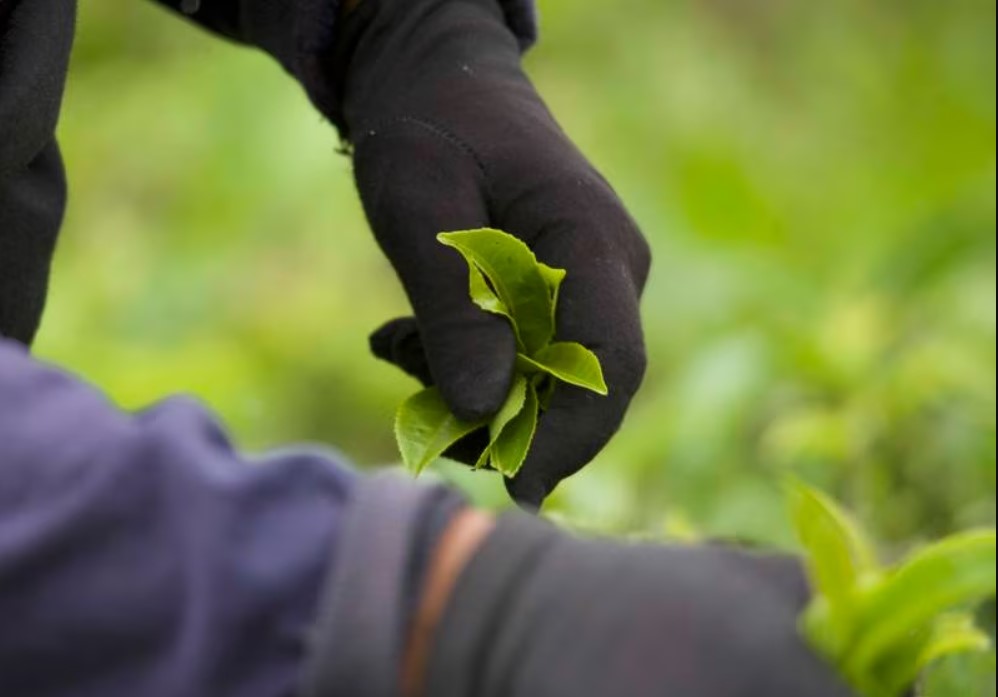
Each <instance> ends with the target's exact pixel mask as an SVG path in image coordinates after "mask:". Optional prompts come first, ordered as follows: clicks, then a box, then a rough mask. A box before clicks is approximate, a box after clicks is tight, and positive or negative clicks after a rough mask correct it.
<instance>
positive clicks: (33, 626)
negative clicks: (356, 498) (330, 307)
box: [0, 340, 360, 697]
mask: <svg viewBox="0 0 998 697" xmlns="http://www.w3.org/2000/svg"><path fill="white" fill-rule="evenodd" d="M359 480H360V477H359V476H358V475H357V474H355V473H354V472H353V471H352V470H350V469H348V468H347V467H345V466H344V465H342V464H340V463H339V462H338V459H337V458H336V457H335V456H332V455H330V453H328V452H321V451H304V450H301V451H286V452H281V453H274V454H271V455H268V456H265V457H260V458H252V459H250V458H246V457H242V456H240V455H239V454H237V453H236V452H235V451H234V450H233V449H232V448H231V446H230V444H229V443H228V441H227V439H226V437H225V434H224V433H223V432H222V430H221V429H220V428H219V427H218V425H217V424H216V423H215V421H214V420H213V419H212V418H211V417H210V416H209V415H208V414H207V413H206V412H205V410H204V409H203V408H201V407H200V406H199V405H198V404H197V403H195V402H193V401H192V400H189V399H184V398H174V399H170V400H167V401H166V402H163V403H161V404H159V405H158V406H156V407H154V408H152V409H149V410H146V411H143V412H140V413H138V414H134V415H131V414H126V413H123V412H121V411H119V410H118V409H116V408H115V407H114V406H113V405H111V404H110V403H108V402H107V401H106V400H105V399H104V398H103V397H102V396H101V395H99V394H98V393H97V392H96V391H94V390H92V389H91V388H89V387H87V386H85V385H83V384H82V383H80V382H79V381H77V380H75V379H73V378H72V377H70V376H68V375H66V374H64V373H62V372H61V371H59V370H56V369H54V368H51V367H47V366H44V365H42V364H40V363H38V362H36V361H34V360H32V359H31V358H30V357H29V356H28V355H27V353H26V351H25V350H24V348H23V347H21V346H20V345H18V344H14V343H13V342H10V341H5V340H0V618H2V622H0V694H2V695H25V696H26V695H31V697H134V696H135V695H141V696H142V697H177V695H184V697H219V696H221V695H239V697H286V696H288V695H291V694H293V693H294V692H295V690H296V689H297V688H298V685H299V683H300V680H301V671H302V666H303V664H304V661H305V656H306V653H307V652H308V650H309V645H310V641H311V638H312V633H313V625H314V622H315V618H316V615H317V609H318V604H319V596H320V592H321V589H322V586H323V584H324V581H325V579H326V577H327V575H328V573H329V569H331V568H335V565H336V564H337V562H338V560H339V555H338V549H339V545H338V539H339V538H338V534H339V530H340V527H341V525H342V522H343V520H344V517H345V515H346V513H345V511H346V510H347V509H348V508H349V506H350V505H351V501H352V498H353V497H352V492H353V491H354V490H355V488H356V486H357V482H358V481H359Z"/></svg>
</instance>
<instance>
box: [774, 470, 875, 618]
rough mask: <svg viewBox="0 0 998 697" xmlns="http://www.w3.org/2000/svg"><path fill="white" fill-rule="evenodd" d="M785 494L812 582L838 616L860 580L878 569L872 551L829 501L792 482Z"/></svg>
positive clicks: (814, 491) (846, 517) (868, 544)
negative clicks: (788, 495)
mask: <svg viewBox="0 0 998 697" xmlns="http://www.w3.org/2000/svg"><path fill="white" fill-rule="evenodd" d="M788 491H789V494H790V508H791V519H792V520H793V524H794V529H795V530H796V532H797V536H798V538H799V539H800V542H801V544H802V545H803V546H804V549H805V550H806V552H807V555H806V562H807V566H808V573H809V575H810V577H811V580H812V582H813V583H814V586H815V588H816V590H817V591H818V592H819V593H821V594H823V595H825V596H827V598H828V601H829V603H830V604H831V605H832V608H831V612H832V613H835V612H841V611H842V610H843V609H844V608H843V607H842V606H843V605H845V604H847V603H848V602H849V599H850V596H851V595H852V593H853V589H854V588H855V587H856V586H857V585H858V584H859V581H860V578H861V577H862V576H863V575H864V574H869V573H874V572H875V571H876V569H877V562H876V557H875V555H874V552H873V547H872V545H871V544H870V543H869V542H868V541H867V540H866V538H865V537H864V536H863V533H862V531H861V530H860V529H859V526H858V525H856V524H855V523H854V522H853V521H852V519H851V518H850V517H849V515H848V514H847V513H846V512H845V511H844V510H843V509H842V508H840V507H839V506H838V504H836V503H835V502H834V501H832V500H831V499H830V498H829V497H827V496H825V495H824V494H822V493H821V492H819V491H817V490H816V489H813V488H811V487H809V486H807V485H806V484H804V483H802V482H799V481H795V480H791V481H790V482H789V483H788Z"/></svg>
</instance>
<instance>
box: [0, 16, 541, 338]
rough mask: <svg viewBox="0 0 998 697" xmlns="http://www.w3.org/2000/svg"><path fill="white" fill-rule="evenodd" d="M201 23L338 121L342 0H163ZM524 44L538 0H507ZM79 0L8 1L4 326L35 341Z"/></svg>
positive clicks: (0, 58)
mask: <svg viewBox="0 0 998 697" xmlns="http://www.w3.org/2000/svg"><path fill="white" fill-rule="evenodd" d="M159 2H160V4H162V5H164V6H166V7H168V8H170V9H171V10H176V11H181V10H182V9H184V10H188V11H189V14H188V16H189V17H190V19H192V20H193V21H194V22H197V23H198V24H200V25H201V26H203V27H205V28H207V29H209V30H211V31H213V32H215V33H218V34H221V35H223V36H225V37H227V38H230V39H233V40H235V41H238V42H241V43H245V44H249V45H252V46H256V47H258V48H261V49H263V50H264V51H267V52H268V53H269V54H271V55H272V56H274V58H275V59H277V60H278V61H279V62H280V63H281V65H283V66H284V68H285V69H286V70H287V71H288V72H289V73H290V74H291V75H292V76H294V77H295V78H296V79H297V80H298V81H299V82H300V83H301V84H302V86H303V87H304V88H305V90H306V91H307V92H308V94H309V96H310V98H311V99H312V101H313V102H314V103H315V104H316V105H317V107H318V108H319V109H320V111H322V112H323V113H324V114H325V115H326V116H327V117H328V118H330V119H331V120H333V121H334V122H335V123H337V124H338V125H339V119H338V118H337V113H338V107H337V97H336V92H337V88H336V86H335V85H334V80H333V79H332V76H330V75H328V74H327V66H328V65H329V64H330V61H329V60H328V58H329V54H330V52H331V51H332V48H333V45H334V38H335V36H334V35H335V24H336V18H337V14H338V9H339V0H198V1H196V2H192V0H159ZM501 4H502V5H503V8H504V11H505V15H506V19H507V21H508V23H509V25H510V27H511V28H512V29H513V31H514V32H515V33H516V34H517V36H518V37H519V39H520V42H521V45H522V46H524V47H526V46H527V45H529V44H530V43H531V42H532V41H533V40H534V38H535V35H536V24H535V21H534V19H535V17H534V11H533V4H532V0H501ZM75 17H76V0H0V335H3V336H7V337H11V338H14V339H17V340H18V341H21V342H22V343H30V342H31V340H32V339H33V338H34V335H35V332H36V331H37V330H38V324H39V321H40V318H41V314H42V310H43V308H44V304H45V294H46V288H47V286H48V276H49V266H50V263H51V258H52V253H53V251H54V249H55V243H56V239H57V236H58V231H59V226H60V225H61V223H62V217H63V211H64V209H65V203H66V181H65V175H64V173H63V166H62V161H61V158H60V156H59V148H58V145H57V143H56V140H55V126H56V122H57V121H58V118H59V108H60V105H61V102H62V94H63V86H64V84H65V80H66V70H67V66H68V63H69V53H70V48H71V46H72V43H73V34H74V29H75Z"/></svg>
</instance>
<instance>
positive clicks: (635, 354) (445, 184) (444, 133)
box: [333, 0, 649, 506]
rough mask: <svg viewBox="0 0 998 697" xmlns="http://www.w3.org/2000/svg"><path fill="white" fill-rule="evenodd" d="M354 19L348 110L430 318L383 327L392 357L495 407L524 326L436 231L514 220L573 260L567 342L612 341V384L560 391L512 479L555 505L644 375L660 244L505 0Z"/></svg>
mask: <svg viewBox="0 0 998 697" xmlns="http://www.w3.org/2000/svg"><path fill="white" fill-rule="evenodd" d="M338 31H339V35H338V38H337V49H336V51H337V54H336V56H335V59H334V63H335V66H334V68H333V73H334V74H336V75H339V79H338V80H337V82H338V83H339V84H340V85H341V88H340V89H341V94H340V95H338V96H339V99H338V100H337V101H338V102H339V103H340V104H341V105H342V115H341V117H342V118H340V119H336V116H335V115H334V119H336V120H338V121H339V122H340V126H341V130H343V131H344V132H345V133H344V135H346V136H347V138H348V139H349V141H350V142H351V144H352V147H353V151H354V164H355V170H356V179H357V186H358V188H359V190H360V195H361V198H362V200H363V204H364V209H365V211H366V213H367V216H368V219H369V220H370V223H371V226H372V227H373V229H374V232H375V235H376V237H377V240H378V242H379V244H380V245H381V247H382V249H383V250H384V252H385V254H386V255H387V256H388V258H389V259H390V260H391V262H392V264H393V266H394V267H395V270H396V271H397V273H398V275H399V277H400V279H401V280H402V284H403V285H404V287H405V290H406V293H407V294H408V297H409V300H410V302H411V304H412V307H413V309H414V311H415V315H416V316H415V318H408V319H403V320H396V321H394V322H391V323H389V324H388V325H386V326H385V327H384V328H383V329H382V330H380V331H379V332H377V333H376V334H375V335H374V337H373V338H372V346H373V348H374V351H375V353H376V354H378V355H379V356H380V357H382V358H385V359H387V360H390V361H392V362H394V363H396V364H397V365H400V366H401V367H402V368H403V369H406V370H407V371H409V372H411V373H413V374H415V375H417V376H419V377H421V378H422V379H423V380H424V381H432V382H434V383H436V384H437V385H438V386H439V387H440V390H441V393H442V395H443V397H444V399H445V400H446V401H447V403H448V404H449V405H450V407H451V409H452V410H453V412H454V413H455V414H456V415H458V416H459V417H461V418H466V419H476V418H480V417H483V416H487V415H490V414H492V413H493V412H495V411H496V410H497V409H498V408H499V406H500V405H501V404H502V402H503V400H504V398H505V396H506V393H507V391H508V389H509V386H510V383H511V380H512V374H513V367H514V359H515V352H516V346H515V339H514V336H513V333H512V330H511V328H510V327H509V325H508V324H507V322H506V321H505V319H503V318H501V317H499V316H496V315H491V314H488V313H486V312H484V311H482V310H480V309H478V308H477V307H476V306H475V305H473V304H472V302H471V300H470V299H469V296H468V272H467V268H466V266H465V263H464V261H462V259H461V258H460V256H459V255H458V254H457V253H456V252H454V250H451V249H448V248H446V247H444V246H443V245H441V244H439V243H438V242H437V241H436V239H435V237H436V234H437V233H439V232H441V231H449V230H460V229H468V228H477V227H486V226H488V227H496V228H500V229H502V230H505V231H507V232H510V233H512V234H515V235H517V236H518V237H520V238H521V239H522V240H524V241H525V242H526V243H527V244H528V245H529V246H530V247H531V248H532V249H533V250H534V252H535V253H536V254H537V256H538V258H539V259H540V260H541V261H543V262H545V263H547V264H549V265H551V266H556V267H562V268H565V269H567V270H568V276H567V278H566V280H565V282H564V284H563V285H562V288H561V294H560V299H559V304H558V316H557V318H556V320H557V333H556V338H557V339H558V340H560V341H577V342H581V343H582V344H584V345H586V346H587V347H589V348H590V349H592V350H593V351H595V352H596V354H597V355H598V356H599V358H600V360H601V361H602V364H603V368H604V372H605V377H606V382H607V384H608V386H609V389H610V394H609V396H607V397H600V396H598V395H595V394H593V393H590V392H587V391H584V390H582V389H579V388H574V387H569V386H564V385H561V386H559V387H558V391H557V393H556V394H555V395H554V397H553V399H552V401H551V403H550V408H549V410H548V411H547V412H546V413H545V414H544V415H543V417H542V418H541V421H540V424H539V427H538V430H537V434H536V437H535V440H534V444H533V447H532V449H531V451H530V454H529V456H528V458H527V460H526V462H525V464H524V466H523V468H522V469H521V471H520V474H519V475H518V476H517V477H516V478H515V479H514V480H513V481H511V482H507V484H508V488H509V489H510V492H511V494H512V495H513V496H514V497H515V498H516V499H517V500H518V501H519V502H521V503H524V504H526V505H529V506H539V505H540V503H541V502H542V501H543V499H544V497H546V496H547V495H548V494H549V493H550V492H551V490H552V489H553V488H554V487H555V486H556V485H557V483H558V482H559V481H560V480H561V479H563V478H564V477H567V476H568V475H570V474H572V473H574V472H576V471H577V470H578V469H579V468H581V467H582V466H583V465H584V464H586V463H587V462H588V461H589V460H590V459H591V458H592V457H593V456H594V455H595V454H596V453H597V452H598V451H599V450H600V449H601V448H602V446H603V445H604V444H605V443H606V442H607V440H608V439H609V438H610V437H611V436H612V435H613V433H614V432H615V431H616V430H617V428H618V426H619V425H620V422H621V420H622V418H623V416H624V412H625V410H626V409H627V406H628V403H629V402H630V400H631V397H632V396H633V394H634V393H635V391H636V390H637V388H638V384H639V383H640V381H641V378H642V375H643V373H644V368H645V354H644V347H643V342H642V331H641V325H640V320H639V316H638V297H639V295H640V293H641V289H642V287H643V286H644V283H645V279H646V277H647V274H648V267H649V251H648V246H647V244H646V243H645V241H644V239H643V238H642V237H641V235H640V233H639V232H638V229H637V227H636V226H635V224H634V221H633V220H631V218H630V217H629V216H628V214H627V212H626V211H625V210H624V208H623V206H622V204H621V202H620V200H619V199H618V198H617V196H616V194H615V193H614V192H613V190H612V189H611V188H610V186H609V184H607V182H606V181H605V180H604V179H603V178H602V177H601V176H600V175H599V173H598V172H597V171H596V170H595V169H593V167H592V165H590V164H589V162H587V161H586V159H585V157H583V156H582V154H581V153H580V152H579V151H578V149H576V147H575V146H574V145H573V144H572V142H571V141H570V140H569V139H568V137H567V136H566V135H565V133H564V132H563V131H562V130H561V128H559V126H558V124H557V123H556V122H555V120H554V119H553V118H552V116H551V114H550V112H549V111H548V110H547V108H546V107H545V105H544V103H543V102H542V101H541V99H540V97H539V96H538V95H537V93H536V91H535V90H534V88H533V86H532V85H531V83H530V81H529V80H528V79H527V77H526V75H524V73H523V71H522V69H521V67H520V48H519V46H518V44H517V39H516V38H515V37H514V35H513V34H512V33H511V31H510V30H509V29H508V27H507V26H506V24H505V22H504V17H503V12H502V9H501V7H500V5H499V3H498V0H362V1H361V2H360V3H359V4H358V5H357V7H356V9H355V10H354V11H353V12H352V13H351V14H350V15H349V16H348V17H346V18H345V19H343V20H341V23H340V26H339V29H338ZM476 454H477V453H476Z"/></svg>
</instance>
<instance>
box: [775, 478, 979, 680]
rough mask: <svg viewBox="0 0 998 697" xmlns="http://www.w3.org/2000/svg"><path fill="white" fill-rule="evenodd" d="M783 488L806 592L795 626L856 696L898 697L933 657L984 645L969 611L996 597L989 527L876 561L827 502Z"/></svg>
mask: <svg viewBox="0 0 998 697" xmlns="http://www.w3.org/2000/svg"><path fill="white" fill-rule="evenodd" d="M789 491H790V500H791V515H792V519H793V524H794V527H795V529H796V531H797V535H798V538H799V539H800V542H801V544H802V545H803V547H804V551H805V558H806V564H807V568H808V575H809V576H810V579H811V583H812V587H813V591H814V597H813V599H812V601H811V603H810V605H809V606H808V608H807V609H806V610H805V612H804V614H803V616H802V618H801V626H802V630H803V631H804V633H805V635H806V636H807V638H808V639H809V640H810V642H811V643H812V645H813V646H814V647H815V648H816V649H818V650H819V651H820V652H822V653H823V654H824V655H825V656H826V657H827V658H829V659H830V660H831V661H832V662H833V663H834V664H835V665H836V666H837V667H838V668H839V670H840V671H841V672H842V674H843V676H844V677H845V678H846V679H847V680H848V681H849V682H850V683H851V684H852V685H853V686H854V687H855V688H856V689H857V690H859V692H860V693H861V694H862V695H864V697H898V696H899V695H901V694H902V693H903V692H904V691H905V690H906V689H908V688H909V687H910V686H911V685H913V684H914V683H915V682H916V681H917V679H918V678H919V675H920V674H921V672H922V671H923V670H924V669H925V668H926V667H928V666H929V665H930V664H931V663H932V662H934V661H936V660H938V659H940V658H942V657H944V656H947V655H950V654H953V653H958V652H965V651H986V650H988V649H989V648H990V639H989V638H988V636H987V635H986V634H984V633H983V632H982V631H981V630H979V629H978V628H977V627H976V626H975V625H974V620H973V617H972V615H970V614H969V612H970V611H971V610H972V609H973V606H974V605H975V604H976V603H979V602H981V601H983V600H985V599H987V598H989V597H993V596H994V594H995V531H994V530H993V529H989V530H971V531H967V532H963V533H959V534H956V535H952V536H950V537H947V538H945V539H943V540H941V541H939V542H936V543H934V544H931V545H928V546H926V547H924V548H922V549H920V550H917V551H915V552H914V553H912V554H911V555H910V556H909V557H907V558H906V559H904V560H903V561H901V562H900V563H898V564H896V565H894V566H882V565H880V564H879V563H878V561H877V558H876V554H875V552H874V548H873V545H872V544H871V543H870V542H869V541H868V539H867V538H866V536H865V534H864V533H863V531H862V529H861V528H860V527H859V525H857V523H856V522H855V521H853V520H852V519H851V518H850V516H849V515H848V514H847V513H846V512H845V511H844V510H842V509H841V508H840V507H839V506H838V505H837V504H836V503H835V502H834V501H832V500H831V499H830V498H828V497H826V496H825V495H824V494H822V493H820V492H818V491H816V490H814V489H811V488H810V487H807V486H805V485H803V484H801V483H799V482H792V483H791V484H790V485H789Z"/></svg>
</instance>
